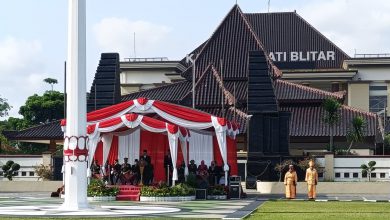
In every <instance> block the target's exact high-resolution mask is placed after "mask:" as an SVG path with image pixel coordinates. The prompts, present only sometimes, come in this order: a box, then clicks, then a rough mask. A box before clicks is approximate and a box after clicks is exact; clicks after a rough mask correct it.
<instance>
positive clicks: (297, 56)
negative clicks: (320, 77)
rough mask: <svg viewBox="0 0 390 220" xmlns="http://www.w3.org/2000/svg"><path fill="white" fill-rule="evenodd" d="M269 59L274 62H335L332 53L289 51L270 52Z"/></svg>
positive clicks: (333, 53)
mask: <svg viewBox="0 0 390 220" xmlns="http://www.w3.org/2000/svg"><path fill="white" fill-rule="evenodd" d="M269 58H270V59H271V60H273V61H274V62H297V61H300V62H305V61H321V60H325V61H330V60H335V52H334V51H322V50H321V51H291V52H270V53H269Z"/></svg>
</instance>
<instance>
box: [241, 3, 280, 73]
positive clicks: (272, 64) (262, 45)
mask: <svg viewBox="0 0 390 220" xmlns="http://www.w3.org/2000/svg"><path fill="white" fill-rule="evenodd" d="M238 12H239V14H240V15H241V17H242V19H243V20H244V23H245V24H246V26H247V27H248V29H249V32H251V34H252V35H253V37H254V38H255V40H256V42H257V44H258V45H259V47H260V48H261V50H262V51H263V53H264V56H265V59H266V60H267V62H268V64H269V65H270V66H271V69H272V72H273V73H274V74H272V78H274V77H275V76H276V77H275V78H280V77H281V76H282V75H283V74H282V72H281V71H280V70H279V68H278V67H276V65H275V64H274V62H273V61H272V59H271V58H270V57H269V55H268V51H267V49H266V47H265V46H264V44H263V41H261V40H260V38H259V36H258V35H257V34H256V32H255V31H254V30H253V27H252V25H251V23H250V22H249V21H248V19H247V17H246V16H245V14H244V13H243V12H242V11H241V10H238Z"/></svg>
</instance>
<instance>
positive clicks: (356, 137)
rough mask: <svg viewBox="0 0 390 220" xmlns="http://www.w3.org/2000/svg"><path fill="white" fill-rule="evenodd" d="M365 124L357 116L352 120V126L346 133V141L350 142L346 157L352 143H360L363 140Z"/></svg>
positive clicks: (360, 117)
mask: <svg viewBox="0 0 390 220" xmlns="http://www.w3.org/2000/svg"><path fill="white" fill-rule="evenodd" d="M365 126H366V122H365V120H364V118H363V117H362V116H357V117H355V118H353V119H352V125H351V128H350V130H349V131H348V133H347V140H348V141H349V142H350V144H349V147H348V150H347V155H348V154H349V152H350V150H351V147H352V146H353V144H354V143H358V142H362V141H363V140H364V127H365Z"/></svg>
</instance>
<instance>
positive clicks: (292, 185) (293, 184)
mask: <svg viewBox="0 0 390 220" xmlns="http://www.w3.org/2000/svg"><path fill="white" fill-rule="evenodd" d="M297 182H298V176H297V173H296V172H295V170H294V166H293V165H290V166H288V171H287V173H286V175H284V185H285V186H286V198H287V199H295V197H296V195H297Z"/></svg>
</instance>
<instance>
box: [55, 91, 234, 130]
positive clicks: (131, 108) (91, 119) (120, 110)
mask: <svg viewBox="0 0 390 220" xmlns="http://www.w3.org/2000/svg"><path fill="white" fill-rule="evenodd" d="M127 113H140V114H148V113H155V114H157V115H158V116H159V117H161V118H162V119H164V120H166V121H168V122H170V123H172V124H175V125H178V126H181V127H184V128H187V129H195V130H203V129H207V128H214V129H215V131H217V132H221V131H223V130H226V131H227V134H228V135H229V136H232V137H234V136H235V135H237V134H238V133H239V129H238V128H239V125H238V124H237V123H235V122H230V121H228V120H226V119H225V118H220V117H216V116H213V115H211V114H209V113H206V112H203V111H199V110H195V109H191V108H188V107H184V106H180V105H175V104H172V103H168V102H162V101H158V100H148V99H146V98H138V99H134V100H130V101H126V102H122V103H119V104H116V105H112V106H109V107H106V108H102V109H99V110H96V111H92V112H89V113H88V114H87V123H88V124H89V125H90V124H96V123H97V122H101V121H103V120H107V119H113V118H118V117H120V116H122V115H124V114H127ZM61 126H62V127H63V129H65V126H66V120H65V119H63V120H61Z"/></svg>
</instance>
